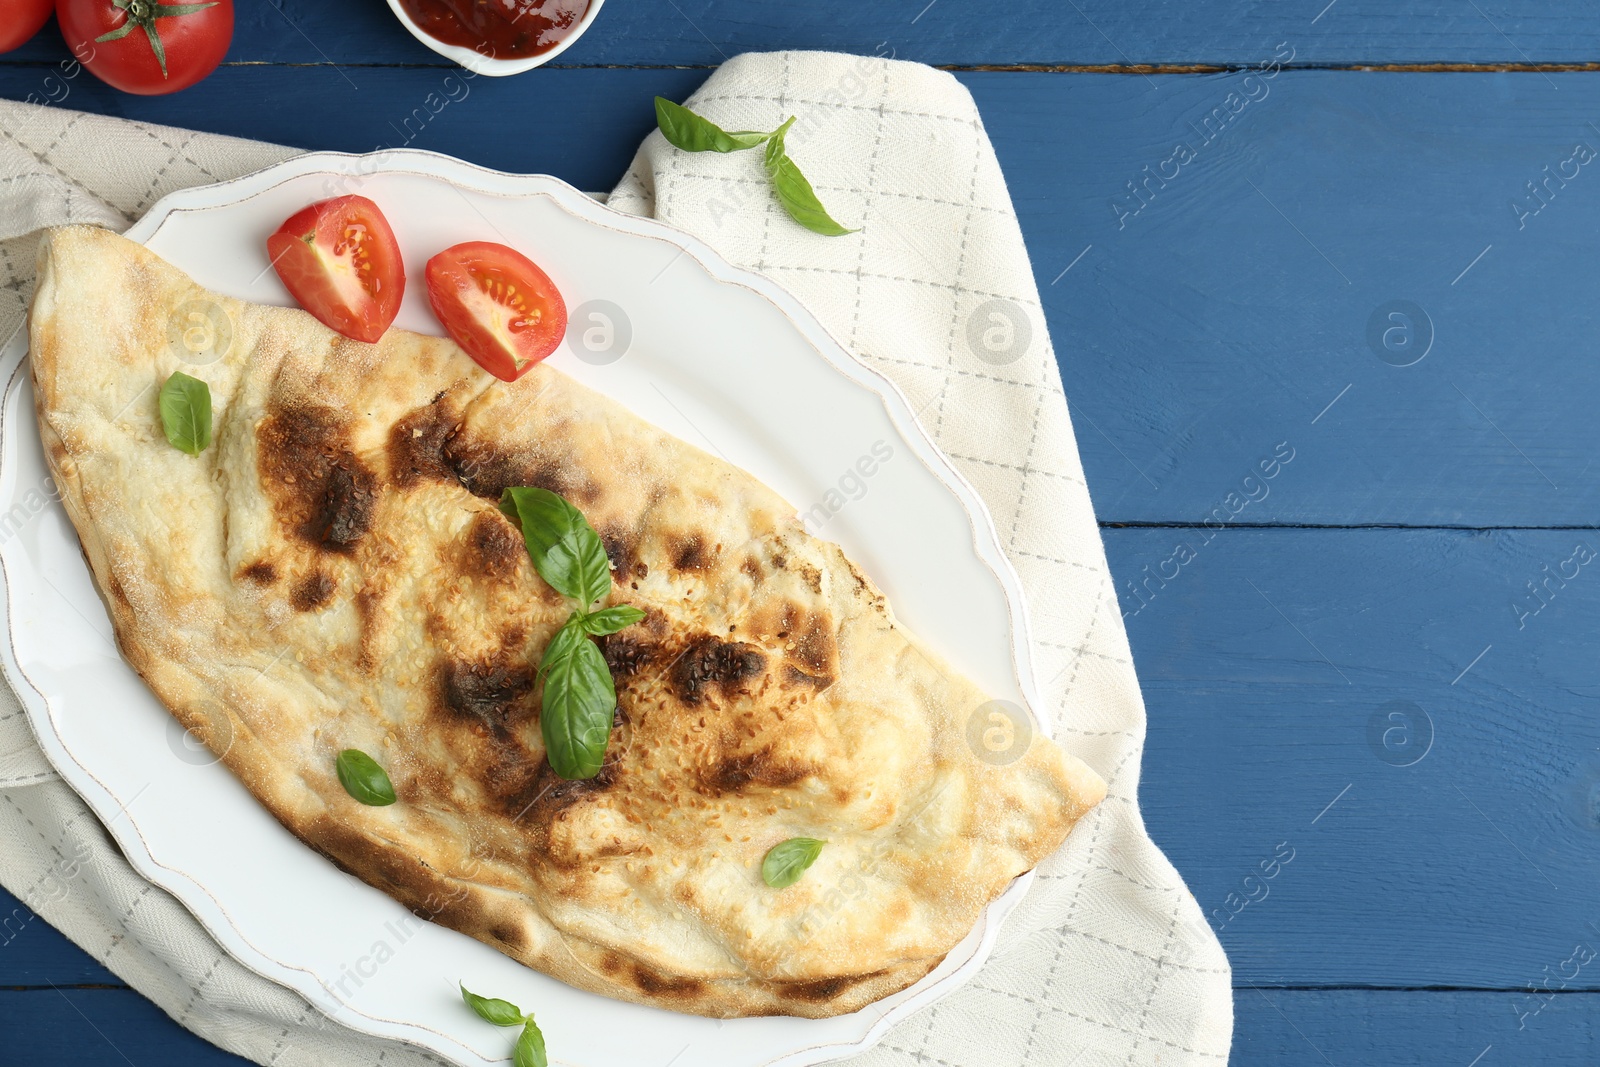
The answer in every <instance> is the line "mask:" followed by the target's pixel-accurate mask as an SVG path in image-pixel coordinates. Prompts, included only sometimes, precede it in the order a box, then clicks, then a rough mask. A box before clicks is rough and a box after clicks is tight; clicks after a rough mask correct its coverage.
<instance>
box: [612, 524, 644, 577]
mask: <svg viewBox="0 0 1600 1067" xmlns="http://www.w3.org/2000/svg"><path fill="white" fill-rule="evenodd" d="M600 543H601V544H603V545H605V548H606V558H607V559H609V560H610V561H611V567H612V570H613V572H614V576H615V578H616V580H617V581H619V582H626V581H630V580H632V579H634V578H645V577H648V576H649V574H650V568H649V567H648V566H646V565H645V562H644V560H642V559H640V558H639V544H638V541H637V539H636V538H635V537H634V535H633V534H632V533H631V532H629V531H627V530H624V529H622V528H621V527H620V526H608V527H606V528H605V529H604V530H601V531H600Z"/></svg>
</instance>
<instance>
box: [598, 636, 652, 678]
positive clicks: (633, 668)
mask: <svg viewBox="0 0 1600 1067" xmlns="http://www.w3.org/2000/svg"><path fill="white" fill-rule="evenodd" d="M599 641H600V652H601V654H602V655H603V656H605V659H606V666H607V667H610V668H611V676H612V677H613V678H615V679H616V680H617V681H619V682H620V681H622V680H623V679H625V678H631V677H632V676H633V675H635V674H638V673H639V671H640V670H642V669H643V668H645V667H647V666H649V665H651V664H652V663H653V662H654V661H655V657H656V652H657V650H658V646H657V645H655V644H653V643H651V642H649V641H644V640H641V639H639V638H637V637H635V636H633V635H632V634H631V633H629V632H628V631H626V630H624V631H621V632H619V633H614V634H607V635H606V636H604V637H602V638H600V639H599Z"/></svg>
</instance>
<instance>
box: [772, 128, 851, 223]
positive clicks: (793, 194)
mask: <svg viewBox="0 0 1600 1067" xmlns="http://www.w3.org/2000/svg"><path fill="white" fill-rule="evenodd" d="M793 125H794V119H793V118H790V119H789V121H788V122H785V123H784V124H783V125H782V126H779V127H778V128H777V129H776V130H774V131H772V137H771V139H770V140H768V141H767V158H766V163H765V165H766V169H767V177H768V178H771V179H772V191H773V192H774V193H776V194H778V203H780V204H782V205H783V209H784V210H785V211H787V212H788V213H789V217H790V218H792V219H794V221H796V222H798V223H799V224H800V225H802V226H804V227H805V228H806V229H808V230H810V231H811V232H812V233H820V234H822V235H823V236H824V237H843V236H844V235H845V234H847V233H855V232H856V231H854V230H851V229H846V228H845V227H843V226H841V225H839V224H838V223H837V222H835V221H834V220H833V216H832V215H829V214H828V210H827V209H826V208H824V207H823V206H822V201H820V200H818V199H817V191H816V190H815V189H813V188H811V183H810V182H809V181H807V180H806V176H805V175H804V174H801V173H800V168H799V167H797V166H795V164H794V160H792V159H790V158H789V153H788V152H787V151H785V150H784V147H783V138H784V135H785V134H787V133H788V132H789V127H790V126H793Z"/></svg>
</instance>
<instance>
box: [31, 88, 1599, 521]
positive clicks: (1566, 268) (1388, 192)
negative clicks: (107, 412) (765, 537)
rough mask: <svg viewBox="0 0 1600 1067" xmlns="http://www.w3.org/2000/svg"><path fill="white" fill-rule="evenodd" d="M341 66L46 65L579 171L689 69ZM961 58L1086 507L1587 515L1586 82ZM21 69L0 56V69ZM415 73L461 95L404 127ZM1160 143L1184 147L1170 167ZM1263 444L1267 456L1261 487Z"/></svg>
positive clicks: (1494, 517) (589, 167)
mask: <svg viewBox="0 0 1600 1067" xmlns="http://www.w3.org/2000/svg"><path fill="white" fill-rule="evenodd" d="M347 73H348V75H349V77H350V78H351V79H352V80H353V81H354V83H355V87H352V85H350V84H347V83H346V81H345V80H344V76H343V75H341V74H340V73H339V72H337V71H333V70H331V69H329V68H300V69H295V70H285V69H281V68H272V67H235V68H228V69H225V70H223V71H221V72H219V73H218V74H217V75H216V77H215V78H214V80H213V82H212V83H210V85H211V88H210V89H208V92H207V94H203V95H195V94H187V93H180V94H178V95H177V96H174V97H167V98H155V99H144V98H135V97H129V96H125V95H123V94H120V93H116V92H114V91H112V90H109V89H105V88H104V87H102V86H100V85H99V84H98V83H95V82H93V81H92V80H91V79H89V78H88V77H86V76H80V77H78V78H77V79H75V80H73V81H72V82H70V83H65V82H63V83H61V85H62V86H63V87H64V91H65V92H66V94H67V95H66V98H65V103H66V104H67V105H68V106H74V107H84V108H88V109H90V110H96V111H104V112H108V113H111V114H121V115H128V116H134V117H139V118H146V119H150V120H153V121H160V122H169V123H173V124H176V125H187V126H193V127H198V128H205V129H212V130H217V131H219V132H226V133H234V134H239V135H244V136H255V137H261V138H264V139H268V140H278V141H282V142H285V143H297V144H301V145H304V146H306V147H312V148H338V149H345V150H354V151H364V150H368V149H371V148H374V147H378V146H387V145H399V144H413V145H415V146H418V147H423V148H431V149H435V150H438V151H443V152H450V153H453V154H456V155H460V156H462V157H463V158H466V159H469V160H472V161H474V162H478V163H483V164H486V165H489V166H494V167H501V168H505V169H509V170H520V171H527V170H545V171H549V172H551V173H554V174H556V175H558V176H560V177H563V178H566V179H567V180H569V181H572V182H574V183H575V184H577V185H579V186H582V187H585V188H607V187H609V186H610V185H611V184H612V183H613V182H614V181H615V180H616V178H617V176H618V175H619V174H620V173H621V172H622V170H623V169H624V167H625V166H626V164H627V161H628V159H629V158H630V157H631V154H632V151H633V148H634V145H635V144H636V142H637V141H638V139H639V138H640V137H641V136H642V135H643V134H644V133H645V132H647V131H648V130H649V129H650V126H651V122H652V115H651V111H650V104H649V101H650V98H651V96H652V95H653V94H654V93H658V92H659V93H664V94H667V95H671V96H676V97H679V98H681V97H683V96H685V95H687V93H688V92H690V91H691V90H692V89H693V87H694V86H695V85H697V84H698V83H699V82H700V81H701V80H702V78H703V77H704V75H703V73H702V72H697V71H621V70H604V71H602V70H546V71H537V72H534V73H532V74H530V75H528V76H526V77H525V78H519V79H512V80H509V81H498V82H496V81H491V80H490V79H486V78H479V79H476V80H474V81H472V82H470V83H466V82H459V81H456V82H449V83H447V82H446V80H445V79H447V78H453V77H454V76H453V75H448V74H446V73H444V72H441V71H438V70H433V69H428V70H398V69H372V68H368V69H360V70H351V71H349V72H347ZM961 77H962V79H963V81H965V82H966V84H967V85H968V86H970V87H971V89H972V91H973V93H974V94H975V96H976V97H977V100H978V103H979V105H980V107H981V108H982V110H983V113H984V115H985V117H986V123H987V125H988V128H989V130H990V132H991V134H992V136H993V138H994V141H995V144H996V147H997V150H998V152H999V154H1000V158H1001V162H1002V164H1003V166H1004V167H1005V169H1006V173H1007V175H1008V179H1009V181H1010V185H1011V189H1012V193H1013V195H1014V197H1015V198H1016V201H1017V207H1018V211H1019V213H1020V216H1021V221H1022V226H1023V231H1024V233H1025V234H1026V235H1027V237H1028V240H1029V243H1030V247H1031V250H1032V253H1033V256H1034V263H1035V270H1036V274H1037V277H1038V279H1039V283H1040V286H1041V288H1042V290H1043V292H1044V300H1045V307H1046V309H1047V312H1048V315H1049V318H1050V324H1051V329H1052V333H1053V336H1054V337H1055V340H1056V344H1057V349H1058V353H1059V357H1060V360H1061V366H1062V373H1063V377H1064V379H1065V381H1066V384H1067V392H1068V396H1069V398H1070V399H1071V402H1072V404H1073V406H1074V408H1075V410H1076V412H1077V413H1078V435H1079V440H1080V443H1081V446H1082V450H1083V454H1084V462H1085V466H1086V468H1087V471H1088V475H1089V484H1090V487H1091V489H1092V491H1093V494H1094V498H1095V502H1096V505H1097V508H1098V513H1099V515H1100V517H1101V518H1102V520H1103V521H1107V522H1170V521H1181V522H1200V521H1202V520H1204V519H1205V518H1206V516H1208V515H1216V516H1217V520H1216V521H1229V522H1243V523H1259V522H1279V523H1284V522H1287V523H1328V524H1361V523H1401V524H1436V525H1465V526H1495V525H1535V526H1540V525H1568V524H1578V525H1592V524H1594V523H1595V522H1596V519H1597V516H1600V479H1596V478H1593V477H1591V476H1590V471H1591V464H1592V463H1593V462H1594V460H1593V457H1594V456H1595V455H1596V454H1600V420H1596V419H1594V418H1593V417H1592V414H1591V412H1592V408H1593V403H1592V400H1591V397H1592V396H1593V395H1594V390H1595V389H1596V387H1597V386H1600V380H1597V379H1600V364H1596V363H1595V362H1594V361H1593V360H1592V359H1590V358H1588V349H1587V347H1586V345H1585V343H1584V339H1585V337H1586V336H1587V334H1588V333H1589V332H1590V331H1592V330H1593V329H1594V328H1595V325H1596V322H1597V318H1600V311H1597V308H1600V305H1596V304H1595V302H1594V301H1593V300H1592V299H1591V293H1590V281H1589V279H1590V278H1591V277H1592V259H1593V251H1592V247H1591V244H1592V242H1591V241H1590V240H1589V235H1590V234H1592V233H1594V232H1596V231H1597V230H1600V192H1596V191H1595V189H1591V187H1590V183H1591V182H1592V181H1593V180H1594V179H1593V178H1592V177H1590V176H1589V171H1590V170H1592V169H1593V168H1592V167H1589V166H1587V165H1586V164H1581V163H1577V162H1572V160H1573V151H1574V147H1575V146H1576V145H1578V144H1582V145H1584V146H1585V149H1584V152H1585V153H1586V152H1589V151H1595V150H1600V128H1597V127H1594V126H1591V125H1590V121H1591V120H1590V119H1589V118H1588V117H1587V116H1589V115H1592V114H1600V78H1595V77H1591V76H1589V75H1586V74H1565V75H1562V74H1556V75H1549V76H1548V77H1547V76H1543V75H1538V74H1494V75H1454V74H1452V75H1444V74H1381V75H1379V74H1359V73H1349V72H1326V71H1305V72H1288V73H1282V74H1279V75H1277V77H1275V78H1273V79H1272V80H1270V81H1269V80H1264V79H1260V78H1257V77H1247V76H1244V75H1239V74H1232V75H1207V76H1165V77H1159V78H1152V79H1144V78H1139V77H1114V76H1100V75H1080V76H1061V75H1045V74H1015V73H1001V74H996V73H978V74H963V75H961ZM41 85H42V82H41V81H40V75H39V73H38V72H37V71H36V70H34V69H32V68H24V69H19V68H0V94H3V95H7V96H12V97H19V96H25V95H27V93H29V92H37V91H39V89H40V87H41ZM441 88H445V89H447V90H451V91H455V92H456V93H457V95H460V93H462V92H464V93H465V97H464V98H463V99H460V100H459V102H453V103H450V104H448V105H447V106H446V107H445V108H444V109H443V110H442V111H440V112H439V113H438V114H437V115H433V116H429V115H427V113H426V112H425V111H424V112H422V113H421V115H422V120H421V121H419V120H418V119H417V118H416V115H417V114H418V112H417V111H416V109H417V107H418V106H420V104H421V103H422V101H423V99H424V98H425V97H426V96H427V94H428V93H429V92H436V91H439V90H440V89H441ZM1252 94H1253V95H1254V97H1255V99H1254V101H1253V102H1250V97H1251V95H1252ZM219 98H220V99H221V100H222V101H223V102H224V103H223V105H222V106H219V104H218V99H219ZM263 99H271V100H274V101H275V102H276V103H275V106H273V107H267V108H264V107H261V106H259V101H261V100H263ZM548 99H561V100H563V101H564V102H565V103H564V104H563V106H562V107H560V108H556V109H553V110H550V111H549V112H548V114H547V115H546V116H545V117H543V118H542V119H541V121H540V126H539V133H538V136H525V137H524V136H513V137H508V136H505V122H506V118H505V117H506V115H508V114H517V113H519V112H521V110H522V109H524V108H532V107H536V106H538V105H539V102H540V101H543V100H548ZM1230 101H1232V102H1233V103H1232V104H1230ZM1241 101H1244V102H1243V103H1240V102H1241ZM1232 106H1238V107H1239V109H1240V110H1239V111H1238V113H1237V114H1236V115H1235V114H1232V113H1231V112H1230V110H1229V109H1230V107H1232ZM597 131H603V132H597ZM1179 142H1182V143H1184V144H1185V145H1187V146H1188V147H1189V148H1190V149H1193V150H1194V151H1195V155H1194V157H1193V158H1192V159H1189V161H1188V162H1186V163H1178V162H1169V161H1170V160H1173V159H1174V156H1173V152H1174V145H1175V144H1177V143H1179ZM1582 154H1583V153H1580V155H1582ZM1147 168H1148V172H1147ZM1163 169H1165V171H1166V173H1167V174H1169V175H1174V174H1175V177H1171V178H1170V180H1163V179H1161V178H1160V177H1159V176H1157V177H1155V178H1148V177H1147V176H1146V175H1147V173H1148V174H1156V175H1159V172H1160V171H1161V170H1163ZM1563 172H1565V173H1568V174H1572V175H1575V176H1574V177H1571V178H1563V177H1561V175H1562V173H1563ZM1547 175H1554V177H1547ZM1135 179H1138V180H1139V182H1140V183H1141V184H1140V186H1139V188H1140V193H1139V197H1138V198H1135V197H1134V196H1133V194H1130V193H1129V192H1128V184H1129V183H1130V182H1131V181H1133V180H1135ZM1535 179H1537V180H1539V181H1540V182H1542V183H1545V184H1543V185H1541V186H1540V189H1541V190H1542V192H1541V193H1540V195H1541V196H1542V197H1543V198H1544V199H1543V200H1539V199H1535V198H1534V197H1533V195H1532V194H1530V193H1529V192H1528V183H1529V182H1532V181H1534V180H1535ZM1144 183H1148V184H1144ZM1596 188H1600V187H1596ZM1514 205H1520V206H1518V207H1514ZM1080 253H1081V254H1082V258H1081V259H1079V258H1078V257H1079V255H1080ZM1069 267H1070V270H1068V268H1069ZM1064 271H1065V273H1063V272H1064ZM1396 302H1409V305H1414V306H1407V304H1404V303H1396ZM1418 309H1420V310H1418ZM1391 314H1395V315H1399V316H1401V317H1400V318H1397V319H1393V320H1391V319H1389V318H1388V316H1389V315H1391ZM1407 316H1409V317H1407ZM1374 323H1375V324H1376V327H1377V328H1376V330H1373V329H1372V327H1373V324H1374ZM1369 332H1371V334H1372V337H1371V340H1369ZM1408 337H1409V338H1412V340H1411V341H1410V342H1409V343H1410V344H1411V345H1412V346H1413V347H1411V348H1407V347H1406V344H1407V338H1408ZM1427 338H1431V347H1425V348H1423V349H1421V350H1419V349H1418V347H1416V346H1426V345H1428V343H1429V342H1428V340H1427ZM1419 351H1420V354H1421V355H1422V358H1421V359H1420V362H1416V363H1414V364H1412V365H1410V366H1396V365H1395V364H1397V363H1403V362H1407V361H1408V360H1410V359H1411V358H1412V357H1413V355H1414V354H1418V353H1419ZM1519 365H1526V366H1527V367H1528V370H1527V371H1523V370H1520V368H1519ZM1280 442H1288V443H1289V445H1288V447H1292V448H1294V449H1295V452H1296V459H1295V461H1294V463H1293V464H1292V465H1291V466H1290V467H1288V468H1286V469H1284V470H1283V471H1282V472H1281V476H1280V477H1278V478H1277V479H1276V480H1273V481H1270V482H1267V481H1263V480H1262V479H1261V478H1260V472H1259V470H1258V467H1259V464H1260V463H1261V461H1262V460H1263V459H1270V457H1271V454H1272V452H1273V451H1274V449H1275V448H1276V447H1278V446H1279V444H1280ZM1247 479H1248V481H1247ZM1230 494H1232V496H1231V497H1230ZM1251 497H1256V498H1257V499H1255V500H1250V498H1251ZM1247 501H1248V502H1247ZM1218 509H1221V510H1220V511H1219V510H1218Z"/></svg>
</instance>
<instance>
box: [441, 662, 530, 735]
mask: <svg viewBox="0 0 1600 1067" xmlns="http://www.w3.org/2000/svg"><path fill="white" fill-rule="evenodd" d="M438 684H439V704H440V706H441V707H442V708H444V709H445V710H446V711H447V712H449V713H450V714H451V715H453V716H456V717H458V718H462V719H466V720H467V721H468V722H470V723H474V724H476V725H478V726H479V727H480V728H481V729H483V730H484V731H486V732H488V733H491V734H494V735H497V736H503V735H505V734H506V733H507V732H508V731H509V730H510V729H511V728H512V727H513V726H515V725H516V724H517V723H519V722H522V721H525V720H526V719H529V718H531V717H532V715H533V701H532V700H531V697H532V694H533V669H532V667H530V666H529V665H528V664H527V663H526V662H524V661H521V660H518V659H516V658H513V657H509V656H508V657H504V658H502V659H500V660H498V661H496V662H491V663H466V662H460V661H447V662H445V663H442V664H441V665H440V667H439V683H438Z"/></svg>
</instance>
